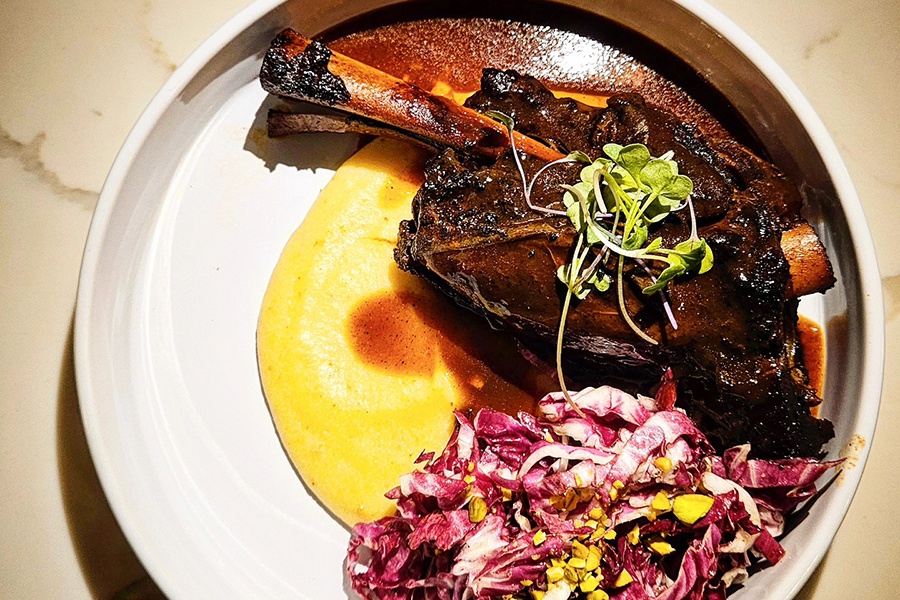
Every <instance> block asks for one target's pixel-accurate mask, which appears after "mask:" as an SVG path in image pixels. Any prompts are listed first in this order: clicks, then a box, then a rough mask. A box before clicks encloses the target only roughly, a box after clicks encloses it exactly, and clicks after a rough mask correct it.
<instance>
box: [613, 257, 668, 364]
mask: <svg viewBox="0 0 900 600" xmlns="http://www.w3.org/2000/svg"><path fill="white" fill-rule="evenodd" d="M617 262H618V263H619V264H618V268H617V273H616V291H617V292H618V296H619V310H620V311H621V312H622V317H624V319H625V322H626V323H628V326H629V327H631V330H632V331H634V332H635V333H636V334H637V335H638V337H640V338H641V339H642V340H644V341H645V342H648V343H650V344H653V345H654V346H656V345H658V344H659V342H657V341H656V340H654V339H653V338H652V337H650V336H649V335H647V334H646V333H644V332H643V331H641V328H640V327H638V326H637V324H636V323H635V322H634V321H632V320H631V317H630V316H629V315H628V310H627V309H626V307H625V287H624V285H623V284H622V279H623V275H624V266H625V261H624V260H623V259H622V257H621V256H620V257H619V260H618V261H617Z"/></svg>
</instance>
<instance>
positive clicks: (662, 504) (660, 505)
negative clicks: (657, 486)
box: [650, 491, 672, 511]
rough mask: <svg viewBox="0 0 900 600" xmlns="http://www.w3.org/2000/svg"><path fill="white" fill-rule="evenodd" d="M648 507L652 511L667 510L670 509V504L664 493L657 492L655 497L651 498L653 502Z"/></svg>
mask: <svg viewBox="0 0 900 600" xmlns="http://www.w3.org/2000/svg"><path fill="white" fill-rule="evenodd" d="M650 507H651V508H652V509H653V510H660V511H663V510H669V509H670V508H672V502H671V501H670V500H669V497H668V496H667V495H666V493H665V492H662V491H660V492H657V493H656V496H654V497H653V501H652V502H651V503H650Z"/></svg>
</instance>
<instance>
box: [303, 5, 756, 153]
mask: <svg viewBox="0 0 900 600" xmlns="http://www.w3.org/2000/svg"><path fill="white" fill-rule="evenodd" d="M320 37H321V38H323V39H324V40H325V41H327V42H328V43H329V45H330V46H331V47H332V48H334V49H335V50H337V51H339V52H341V53H343V54H346V55H348V56H351V57H353V58H356V59H357V60H360V61H362V62H365V63H367V64H370V65H372V66H375V67H377V68H379V69H381V70H383V71H386V72H388V73H391V74H393V75H394V76H396V77H400V78H402V79H405V80H407V81H409V82H410V83H413V84H415V85H418V86H419V87H423V88H425V89H431V88H432V87H433V86H434V84H435V82H437V81H439V80H443V81H446V82H447V83H450V84H451V85H452V86H453V87H454V88H456V89H457V90H458V91H474V90H475V89H477V88H478V81H479V78H480V75H481V70H482V69H483V68H485V67H492V68H498V69H516V70H517V71H519V72H520V73H524V74H528V75H533V76H535V77H537V78H538V79H540V80H541V81H543V82H544V83H545V84H547V85H548V86H549V87H551V88H554V89H562V90H571V91H577V92H583V93H599V94H607V95H608V94H612V93H623V92H637V93H640V94H641V95H643V96H644V98H645V99H646V100H647V102H648V103H649V104H651V105H657V106H664V107H665V108H667V109H668V110H669V111H670V112H673V113H674V114H675V115H676V116H678V117H679V118H680V119H681V120H683V121H685V122H688V123H692V124H695V125H696V126H697V127H698V128H699V129H700V130H701V131H705V132H712V131H716V132H722V131H725V130H727V132H728V133H730V134H731V135H732V136H733V137H735V138H736V139H737V140H738V141H740V142H741V143H743V144H744V145H746V146H748V147H750V148H751V149H752V150H754V151H756V152H757V153H759V154H762V155H764V150H763V148H762V147H761V146H760V144H758V143H757V140H756V139H755V137H754V136H753V135H752V133H750V130H749V128H748V127H747V126H746V123H745V121H744V120H743V119H742V117H741V116H740V115H739V114H738V113H737V111H736V110H734V109H733V107H732V105H731V103H730V102H729V101H728V100H727V98H726V97H725V96H724V94H722V93H721V92H719V91H718V90H717V89H716V88H715V87H714V86H712V85H711V84H709V82H707V81H706V80H705V79H704V78H703V77H702V75H701V74H699V73H698V72H697V71H696V70H694V69H693V68H691V67H689V66H688V65H686V64H685V63H684V62H683V61H681V60H680V59H679V58H678V57H676V56H675V55H674V54H673V53H672V52H671V51H669V50H667V49H666V48H663V47H662V46H660V45H658V44H657V43H656V42H653V41H652V40H650V39H648V38H646V37H644V36H643V35H642V34H640V33H639V32H635V31H631V30H629V29H626V28H624V27H622V26H620V25H618V24H616V23H613V22H611V21H609V20H606V19H604V18H602V17H600V16H597V15H595V14H592V13H588V12H584V11H581V10H578V9H575V8H572V7H566V6H560V5H557V4H552V5H551V4H548V3H544V2H536V1H524V0H522V1H516V0H498V1H496V2H472V1H461V2H453V3H449V2H434V1H431V2H429V1H413V2H404V3H401V4H398V5H394V6H392V7H387V8H383V9H379V10H377V11H374V12H372V13H368V14H366V15H363V16H360V17H358V18H356V19H352V20H350V21H348V22H345V23H343V24H342V25H340V26H338V27H337V28H334V29H332V30H330V31H327V32H325V33H324V34H323V35H321V36H320Z"/></svg>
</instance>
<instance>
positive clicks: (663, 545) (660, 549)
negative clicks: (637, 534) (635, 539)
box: [647, 539, 675, 556]
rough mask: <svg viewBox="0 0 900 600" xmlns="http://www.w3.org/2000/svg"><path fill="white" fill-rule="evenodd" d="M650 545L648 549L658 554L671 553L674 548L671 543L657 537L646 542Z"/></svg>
mask: <svg viewBox="0 0 900 600" xmlns="http://www.w3.org/2000/svg"><path fill="white" fill-rule="evenodd" d="M647 546H649V547H650V551H651V552H653V553H654V554H659V555H660V556H665V555H666V554H671V553H672V552H675V548H673V547H672V544H670V543H669V542H666V541H665V540H662V539H658V540H654V541H652V542H650V543H649V544H647Z"/></svg>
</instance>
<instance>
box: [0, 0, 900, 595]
mask: <svg viewBox="0 0 900 600" xmlns="http://www.w3.org/2000/svg"><path fill="white" fill-rule="evenodd" d="M246 4H248V1H247V0H217V1H215V2H212V1H210V0H193V1H190V2H185V1H184V0H84V1H81V2H73V1H71V0H67V1H63V0H2V1H0V17H2V18H0V57H2V58H0V482H2V483H0V598H42V599H45V600H55V599H63V598H65V599H75V600H77V599H81V598H92V597H93V598H112V597H114V596H116V595H117V593H118V592H120V591H121V590H123V589H128V590H129V591H128V592H127V593H125V594H119V596H118V597H121V598H124V597H128V598H150V597H155V594H154V593H153V591H152V587H153V586H152V581H150V580H149V579H147V575H146V572H145V571H144V570H143V568H142V566H141V564H140V562H139V560H138V559H137V558H136V557H135V555H134V553H133V551H132V550H131V548H130V547H129V545H128V542H127V540H126V539H125V538H124V536H123V535H122V533H121V531H120V530H119V528H118V526H117V524H116V521H115V518H114V517H113V515H112V513H111V511H110V509H109V507H108V505H107V503H106V500H105V498H104V495H103V491H102V489H101V487H100V484H99V481H98V479H97V475H96V473H95V471H94V467H93V464H92V462H91V458H90V455H89V453H88V448H87V444H86V441H85V437H84V430H83V427H82V424H81V419H80V417H79V413H78V397H77V394H76V392H75V380H74V373H73V371H74V368H73V360H72V313H73V308H74V302H75V290H76V285H77V281H78V269H79V264H80V260H81V252H82V248H83V246H84V241H85V237H86V235H87V230H88V225H89V223H90V220H91V214H92V211H93V209H94V206H95V204H96V202H97V197H98V193H99V190H100V188H101V186H102V185H103V180H104V178H105V176H106V173H107V171H108V170H109V167H110V166H111V164H112V161H113V159H114V157H115V155H116V152H117V150H118V148H119V146H120V145H121V144H122V142H123V141H124V139H125V136H126V135H127V133H128V131H129V129H130V128H131V126H132V125H133V124H134V122H135V121H136V120H137V118H138V116H139V115H140V113H141V111H142V110H143V108H144V106H145V105H146V104H147V102H148V101H149V100H150V98H151V97H152V95H153V94H154V93H155V92H156V90H157V89H158V88H159V87H160V86H161V85H162V84H163V82H164V81H165V80H166V78H167V77H168V76H169V75H170V74H171V73H172V71H173V70H174V69H175V68H176V66H177V65H178V64H179V63H181V62H182V61H183V60H184V59H185V57H186V56H187V55H188V54H189V53H190V51H191V50H193V49H194V48H195V47H196V46H197V45H199V44H200V43H201V42H202V41H203V40H204V39H205V38H206V37H207V36H208V35H209V34H210V33H212V32H213V31H214V30H215V29H216V28H218V27H219V26H220V25H221V24H222V23H223V22H224V21H225V20H227V19H228V18H229V17H231V16H232V15H234V14H235V13H237V12H238V11H239V10H240V9H242V8H243V7H244V6H246ZM712 4H713V5H715V6H716V7H717V8H719V9H720V10H721V11H722V12H724V13H725V14H726V15H727V16H729V17H730V18H731V19H733V20H734V21H735V22H737V24H738V25H740V26H741V27H743V28H744V29H745V30H746V31H747V32H748V33H749V34H750V35H751V36H752V37H753V38H755V39H756V41H757V42H759V43H760V44H761V45H762V46H763V47H764V48H765V49H766V50H767V51H768V52H769V53H770V54H771V55H772V56H773V57H774V58H775V60H776V61H777V62H778V63H780V65H781V66H782V67H783V68H784V69H785V70H786V71H787V73H788V74H789V75H790V76H791V77H792V78H793V80H794V81H795V82H796V83H797V84H798V86H799V87H800V89H801V90H802V91H803V92H804V93H805V94H806V95H807V97H808V98H809V100H810V101H811V102H812V105H813V106H814V107H815V109H816V111H817V112H818V114H819V116H820V117H821V118H822V120H823V121H824V122H825V125H826V127H827V128H828V130H829V131H830V132H831V135H832V136H833V138H834V139H835V141H836V142H837V146H838V148H839V149H840V150H841V152H842V153H843V157H844V160H845V161H846V163H847V166H848V168H849V170H850V173H851V175H852V177H853V180H854V182H855V184H856V187H857V190H858V192H859V195H860V197H861V199H862V203H863V206H864V208H865V211H866V214H867V215H868V218H869V222H870V227H871V230H872V235H873V237H874V239H875V246H876V250H877V252H878V257H879V264H880V268H881V274H882V278H883V285H884V291H885V301H886V318H887V332H886V333H887V340H888V341H887V365H886V377H885V386H884V389H885V392H884V396H883V399H882V408H881V415H880V418H879V425H878V430H877V432H876V437H875V440H874V445H873V448H872V454H871V458H870V460H869V464H868V466H867V467H866V471H865V475H864V476H863V479H862V484H861V487H860V489H859V492H858V493H857V496H856V499H855V500H854V502H853V505H852V507H851V508H850V512H849V514H848V516H847V518H846V520H845V521H844V524H843V525H842V527H841V529H840V531H839V532H838V534H837V538H836V540H835V543H834V545H833V546H832V548H831V550H830V551H829V553H828V555H827V556H826V558H825V561H824V562H823V563H822V565H821V567H820V568H819V569H818V570H817V571H816V572H815V574H814V575H813V577H812V579H811V580H810V582H809V583H808V584H807V586H806V587H805V588H804V590H803V592H802V593H801V594H800V596H799V597H800V598H804V599H812V598H814V599H816V600H822V599H832V598H833V599H838V598H839V599H842V600H843V599H846V598H859V599H877V598H896V597H900V592H898V591H897V590H900V518H898V513H900V502H898V500H897V499H898V497H900V496H898V493H897V492H895V491H894V490H895V489H896V483H895V481H896V479H897V473H898V472H900V435H897V433H896V432H895V431H894V428H895V427H897V426H898V425H900V385H898V384H900V369H898V366H900V365H898V353H900V319H898V313H900V251H898V236H897V234H896V233H895V230H896V229H897V228H898V223H900V158H898V156H900V118H898V113H900V101H898V99H897V98H898V95H900V83H898V82H900V2H897V1H896V0H874V1H872V2H857V3H855V5H850V4H849V3H847V2H843V1H839V0H789V1H785V0H761V1H758V2H746V1H743V0H713V2H712ZM851 6H852V7H851ZM892 219H898V223H895V222H894V221H893V220H892ZM129 586H130V587H129Z"/></svg>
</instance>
